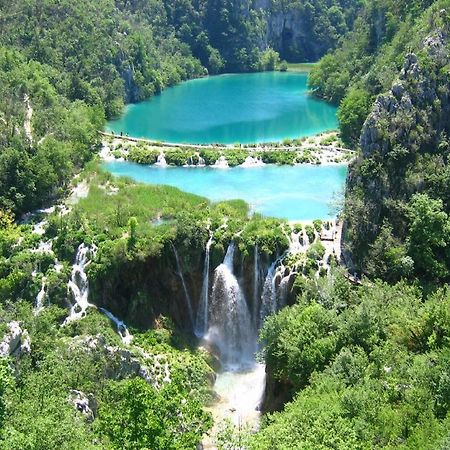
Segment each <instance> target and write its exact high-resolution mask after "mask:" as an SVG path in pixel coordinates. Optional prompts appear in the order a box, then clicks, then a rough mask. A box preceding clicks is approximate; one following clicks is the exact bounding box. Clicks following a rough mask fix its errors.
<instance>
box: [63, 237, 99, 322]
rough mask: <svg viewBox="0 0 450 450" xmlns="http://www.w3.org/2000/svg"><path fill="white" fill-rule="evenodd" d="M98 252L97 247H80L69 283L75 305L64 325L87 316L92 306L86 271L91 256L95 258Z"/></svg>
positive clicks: (84, 245)
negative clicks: (89, 299)
mask: <svg viewBox="0 0 450 450" xmlns="http://www.w3.org/2000/svg"><path fill="white" fill-rule="evenodd" d="M96 252H97V247H96V246H95V245H92V247H89V246H87V245H86V244H84V243H83V244H81V245H80V246H79V247H78V250H77V255H76V257H75V263H74V265H73V266H72V275H71V277H70V280H69V283H68V289H69V291H70V292H71V293H72V295H73V298H74V301H75V303H74V304H73V305H72V307H71V308H70V314H69V316H68V317H67V318H66V320H65V321H64V323H63V325H67V324H68V323H70V322H73V321H74V320H78V319H81V318H83V317H84V316H85V315H86V310H87V308H88V307H89V306H91V305H90V303H89V302H88V297H89V282H88V279H87V275H86V272H85V269H86V267H87V266H88V265H89V263H90V262H91V261H90V259H89V256H95V253H96Z"/></svg>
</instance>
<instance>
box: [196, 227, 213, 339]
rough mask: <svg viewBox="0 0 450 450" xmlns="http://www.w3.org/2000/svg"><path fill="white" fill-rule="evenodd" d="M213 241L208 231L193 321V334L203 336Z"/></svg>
mask: <svg viewBox="0 0 450 450" xmlns="http://www.w3.org/2000/svg"><path fill="white" fill-rule="evenodd" d="M212 243H213V233H212V232H211V230H210V231H209V239H208V242H207V243H206V248H205V264H204V267H203V285H202V293H201V298H200V304H199V308H198V311H197V320H196V323H195V335H196V336H197V337H201V336H204V335H205V334H206V332H207V331H208V303H209V253H210V249H211V245H212Z"/></svg>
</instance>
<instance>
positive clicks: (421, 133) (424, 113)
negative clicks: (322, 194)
mask: <svg viewBox="0 0 450 450" xmlns="http://www.w3.org/2000/svg"><path fill="white" fill-rule="evenodd" d="M449 42H450V41H449V33H448V30H446V29H443V28H440V29H437V30H436V31H435V32H434V33H433V34H431V35H429V36H428V37H427V38H426V39H424V40H423V42H422V49H421V50H420V51H417V52H416V53H409V54H407V55H406V57H405V61H404V64H403V68H402V69H401V71H400V74H399V76H398V79H397V80H396V81H394V83H393V85H392V87H391V89H390V90H389V92H387V93H385V94H382V95H380V96H378V98H377V99H376V101H375V103H374V106H373V108H372V111H371V113H370V115H369V116H368V118H367V120H366V121H365V124H364V126H363V129H362V134H361V140H360V145H361V152H362V155H361V157H360V158H359V160H358V161H357V162H356V163H355V164H354V165H353V167H352V168H351V171H350V174H349V180H348V194H347V204H348V206H349V212H350V214H349V223H348V225H349V227H348V229H349V234H348V236H347V238H348V239H347V241H348V245H350V247H351V253H352V256H353V259H354V261H355V262H356V264H355V266H356V268H359V269H364V266H365V262H364V259H367V258H368V254H369V253H370V245H371V244H372V243H373V242H374V240H375V238H376V237H377V235H378V233H379V231H380V228H381V225H382V224H383V223H384V222H386V221H387V223H389V225H390V226H391V227H392V229H393V233H394V235H395V236H396V237H397V238H398V239H399V240H400V241H404V239H405V236H406V230H407V227H408V218H407V214H406V209H407V205H408V202H409V201H410V199H411V197H412V195H413V194H414V193H417V192H431V193H432V195H433V196H435V197H436V196H437V197H439V196H440V195H442V193H443V192H444V191H445V187H443V186H441V187H438V186H437V184H439V183H440V182H438V181H437V180H436V179H434V178H435V177H434V174H436V172H438V173H439V172H441V173H443V172H445V171H446V170H447V169H446V168H447V165H448V136H449V133H450V120H449V117H450V85H449V82H450V76H449V69H448V68H449V64H450V55H449V51H448V48H449ZM428 171H431V172H430V173H428Z"/></svg>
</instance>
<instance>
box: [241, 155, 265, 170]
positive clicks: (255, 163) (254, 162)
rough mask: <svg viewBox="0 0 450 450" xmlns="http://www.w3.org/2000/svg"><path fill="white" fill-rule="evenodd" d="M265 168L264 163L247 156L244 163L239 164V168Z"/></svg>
mask: <svg viewBox="0 0 450 450" xmlns="http://www.w3.org/2000/svg"><path fill="white" fill-rule="evenodd" d="M261 166H265V164H264V162H263V161H262V160H261V159H260V158H254V157H253V156H247V158H245V161H244V162H243V163H242V164H241V167H245V168H248V167H261Z"/></svg>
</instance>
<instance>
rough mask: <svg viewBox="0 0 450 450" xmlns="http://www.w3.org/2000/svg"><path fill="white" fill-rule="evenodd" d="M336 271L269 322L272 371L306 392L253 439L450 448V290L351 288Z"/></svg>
mask: <svg viewBox="0 0 450 450" xmlns="http://www.w3.org/2000/svg"><path fill="white" fill-rule="evenodd" d="M336 276H337V277H336ZM334 277H336V278H335V279H333V278H334ZM334 277H333V278H332V279H330V280H328V281H323V282H322V283H325V284H322V285H320V286H319V288H318V289H317V287H315V283H314V281H309V282H307V284H308V285H305V286H304V289H303V294H302V295H301V297H299V299H298V304H296V305H294V306H292V307H289V308H287V309H285V310H283V311H281V312H279V313H278V314H277V315H276V316H273V317H270V318H269V319H268V320H267V321H266V324H265V326H264V328H263V330H262V334H261V337H262V339H263V343H264V355H265V358H266V363H267V369H268V373H269V374H270V376H271V377H274V378H275V380H278V383H282V385H283V386H285V387H284V389H286V388H287V387H288V388H289V387H290V389H291V390H292V391H293V393H295V394H296V395H295V397H294V399H293V400H292V401H291V402H290V403H288V404H287V405H285V408H284V410H283V411H282V412H278V413H274V414H269V415H268V416H266V417H265V418H264V421H263V425H262V428H261V430H260V431H259V432H257V433H256V434H255V435H254V436H253V437H251V439H250V443H249V445H248V447H247V448H249V449H255V450H263V449H267V450H269V449H271V450H272V449H280V450H281V449H285V448H299V449H300V448H301V449H303V448H304V449H308V448H319V449H322V448H323V449H327V448H338V449H367V448H389V449H391V448H399V449H400V448H401V449H411V450H412V449H416V448H421V449H422V448H423V449H430V450H432V449H435V448H445V445H446V443H447V442H448V426H449V421H448V413H449V411H450V409H449V408H450V404H449V402H448V398H449V396H448V392H449V389H450V385H449V382H448V380H449V379H450V378H449V370H448V358H449V355H450V354H449V344H450V334H449V333H450V329H449V327H448V325H447V324H448V314H449V311H450V308H449V300H450V297H449V293H448V290H446V289H445V290H440V291H438V292H436V293H434V294H432V295H430V296H428V297H422V295H421V294H420V292H419V291H418V290H417V289H415V288H411V287H408V286H407V285H406V284H404V283H400V284H398V285H396V286H394V287H391V286H388V285H386V284H381V283H375V284H372V285H370V286H369V285H367V286H365V287H362V288H358V289H357V290H355V289H352V290H351V291H349V290H348V288H347V289H346V290H342V287H344V286H345V284H341V282H340V281H339V280H340V279H341V277H340V276H339V275H338V274H334ZM342 280H343V279H342ZM347 286H348V285H347ZM324 297H329V300H328V301H326V302H324V303H323V302H322V300H320V299H321V298H322V299H323V298H324ZM319 300H320V301H321V303H320V304H319V303H318V301H319ZM343 300H344V303H343ZM324 319H325V320H324Z"/></svg>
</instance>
